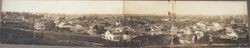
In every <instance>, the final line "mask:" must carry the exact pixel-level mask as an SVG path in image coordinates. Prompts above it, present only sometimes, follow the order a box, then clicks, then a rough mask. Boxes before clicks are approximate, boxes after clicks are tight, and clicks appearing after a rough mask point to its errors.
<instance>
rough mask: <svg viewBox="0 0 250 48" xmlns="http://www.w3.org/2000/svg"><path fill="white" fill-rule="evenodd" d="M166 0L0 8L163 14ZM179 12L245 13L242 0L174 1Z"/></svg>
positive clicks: (10, 0) (14, 2)
mask: <svg viewBox="0 0 250 48" xmlns="http://www.w3.org/2000/svg"><path fill="white" fill-rule="evenodd" d="M168 8H169V3H168V1H69V0H62V1H33V0H3V8H2V10H3V11H16V12H36V13H67V14H123V13H125V14H155V15H167V12H168V10H169V9H168ZM175 10H176V13H177V14H179V15H228V14H232V15H234V14H237V15H239V14H240V15H246V14H247V2H246V1H177V2H176V8H175Z"/></svg>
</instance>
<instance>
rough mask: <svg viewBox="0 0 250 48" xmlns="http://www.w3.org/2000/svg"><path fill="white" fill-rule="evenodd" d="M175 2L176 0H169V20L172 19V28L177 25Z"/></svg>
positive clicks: (172, 34) (172, 42)
mask: <svg viewBox="0 0 250 48" xmlns="http://www.w3.org/2000/svg"><path fill="white" fill-rule="evenodd" d="M175 3H176V0H169V11H168V16H169V20H170V26H171V29H172V27H174V26H175V25H174V24H175V18H176V16H175ZM170 34H171V47H172V46H173V45H174V32H171V33H170Z"/></svg>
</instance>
